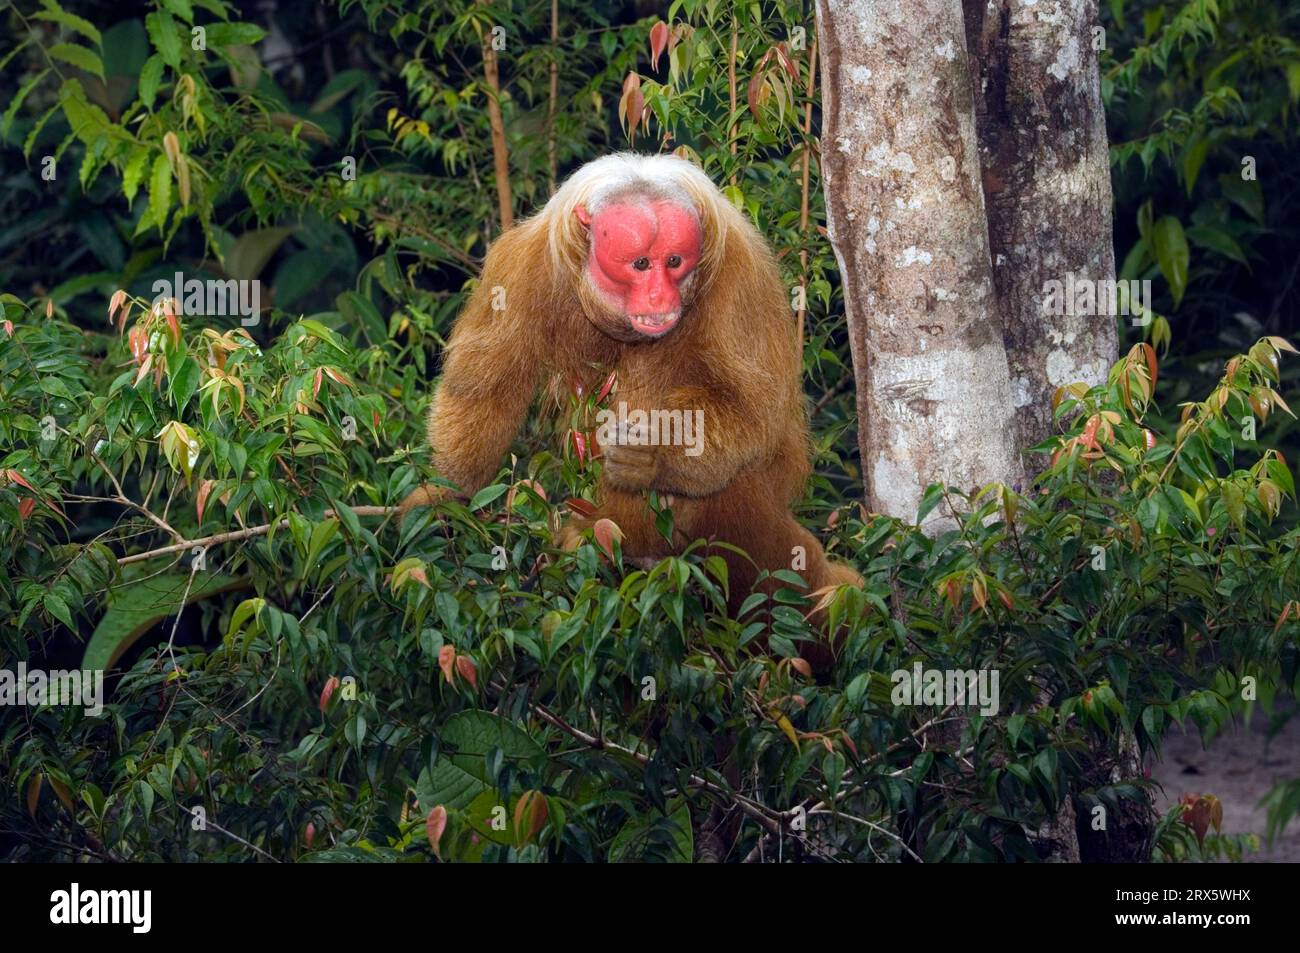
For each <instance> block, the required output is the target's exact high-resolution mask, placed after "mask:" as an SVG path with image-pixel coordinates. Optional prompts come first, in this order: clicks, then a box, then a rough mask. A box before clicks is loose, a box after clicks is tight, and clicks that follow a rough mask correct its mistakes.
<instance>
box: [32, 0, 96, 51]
mask: <svg viewBox="0 0 1300 953" xmlns="http://www.w3.org/2000/svg"><path fill="white" fill-rule="evenodd" d="M45 7H46V9H44V10H38V11H36V12H35V13H33V14H32V19H34V20H46V21H48V22H50V23H61V24H62V25H63V26H66V27H67V28H68V29H69V30H72V31H73V32H75V33H80V34H81V35H82V36H84V37H85V38H86V39H88V40H90V42H92V43H94V44H95V45H96V46H103V42H104V41H103V38H102V37H100V35H99V30H98V29H96V27H95V25H94V24H93V23H91V22H90V21H89V20H83V19H82V18H81V17H79V16H77V15H76V14H75V13H68V12H67V11H66V10H61V9H60V8H58V7H57V6H55V5H54V4H53V3H51V2H49V0H46V2H45Z"/></svg>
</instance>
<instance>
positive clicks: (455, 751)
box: [415, 711, 546, 814]
mask: <svg viewBox="0 0 1300 953" xmlns="http://www.w3.org/2000/svg"><path fill="white" fill-rule="evenodd" d="M438 739H439V748H440V751H441V754H440V756H439V758H438V760H437V762H436V763H435V764H434V765H433V767H432V768H425V769H424V770H423V771H421V772H420V777H419V780H418V781H417V782H416V786H415V793H416V797H417V798H418V800H419V802H420V810H421V811H422V812H424V813H426V814H427V813H428V812H429V811H430V810H432V809H433V808H434V807H436V806H437V805H439V804H441V805H443V806H444V807H447V808H448V809H459V810H465V809H467V808H468V807H469V806H470V804H471V803H473V801H474V799H475V798H476V797H478V796H479V795H480V794H482V793H483V792H485V791H491V790H493V789H494V785H493V783H492V781H491V778H490V776H489V773H488V767H487V755H488V753H489V752H490V751H492V750H494V749H499V750H500V751H501V752H502V755H503V756H504V758H505V760H506V761H508V762H516V763H520V764H522V765H524V766H526V767H527V768H528V769H530V770H538V769H540V768H541V767H543V766H544V765H545V763H546V752H545V751H544V750H542V748H541V746H540V745H538V744H537V742H535V741H533V739H532V738H530V737H529V736H528V734H527V733H526V732H525V731H524V730H523V729H522V728H520V727H519V726H518V725H516V724H515V723H514V722H512V721H509V720H508V719H505V718H501V717H500V716H498V715H494V714H492V713H491V712H489V711H463V712H460V713H459V714H456V715H452V716H451V717H450V718H448V719H447V721H446V723H444V724H443V726H442V730H441V731H439V732H438Z"/></svg>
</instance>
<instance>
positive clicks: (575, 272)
mask: <svg viewBox="0 0 1300 953" xmlns="http://www.w3.org/2000/svg"><path fill="white" fill-rule="evenodd" d="M611 371H613V372H614V373H615V379H616V381H617V385H616V386H617V390H616V392H615V394H614V397H613V401H614V402H615V403H617V404H618V405H619V408H620V411H626V413H625V414H620V418H621V423H623V424H625V426H620V427H618V428H617V431H616V437H615V439H614V440H612V441H610V440H608V439H605V440H602V443H601V451H602V454H603V456H602V463H603V469H602V472H601V475H600V482H599V485H598V492H597V497H598V499H597V504H596V506H597V513H596V515H595V516H594V517H590V518H587V519H582V518H576V517H575V518H572V519H571V520H570V522H569V523H568V524H567V525H566V526H565V527H564V529H563V530H562V531H561V538H560V543H561V545H563V546H567V547H572V546H576V544H577V542H578V540H579V536H580V533H581V532H582V530H583V529H585V528H587V527H588V526H590V525H591V523H592V522H593V521H594V520H595V519H599V518H601V517H606V518H608V519H611V520H613V521H614V522H615V523H616V524H618V526H619V528H620V529H621V530H622V531H623V534H624V536H623V539H622V548H623V552H624V554H625V555H626V556H628V557H630V558H632V559H636V560H638V561H642V562H644V561H645V560H647V559H648V560H654V559H657V558H662V557H663V556H667V555H669V554H671V553H672V552H673V551H674V550H675V549H678V548H680V546H682V545H684V544H685V543H688V542H690V541H692V540H695V539H701V538H703V539H707V540H721V541H725V542H727V543H731V544H733V545H735V546H737V547H739V548H741V549H743V550H745V551H746V552H748V553H749V555H750V557H751V558H752V560H753V564H751V563H750V562H749V561H747V560H745V559H742V558H741V557H739V556H736V555H735V554H734V553H732V552H730V551H729V550H727V549H725V548H720V549H719V550H718V552H719V554H720V555H722V556H723V558H724V559H725V560H726V561H727V563H728V568H729V582H730V589H731V592H730V597H731V602H732V607H733V609H734V608H735V607H736V606H738V605H739V604H740V603H741V602H743V601H744V600H745V598H746V596H748V595H749V593H750V592H751V591H752V589H753V586H754V583H755V579H756V576H757V575H758V569H756V568H755V564H756V565H757V567H759V568H760V569H767V570H778V569H788V568H793V567H797V568H798V570H799V572H800V574H801V575H802V576H803V577H804V579H805V580H806V581H807V582H808V585H809V586H810V588H811V589H813V590H816V589H819V588H821V587H823V586H833V585H840V584H851V585H860V584H861V582H862V579H861V576H859V575H858V573H857V572H855V571H854V570H853V569H852V568H850V567H848V566H846V565H843V564H837V563H834V562H832V561H830V560H828V559H827V558H826V555H825V553H824V551H823V550H822V547H821V545H820V544H819V542H818V541H817V539H816V538H815V537H814V536H813V535H812V534H811V533H810V532H809V531H808V530H807V529H805V528H804V527H803V526H801V525H800V524H799V523H798V522H797V521H796V520H795V519H794V516H793V515H792V514H791V511H790V507H791V505H792V503H794V502H795V501H796V500H797V499H798V498H799V496H800V494H801V493H802V491H803V487H804V481H805V479H806V477H807V475H808V472H809V468H810V467H809V453H810V448H809V436H808V415H807V410H806V408H805V401H804V395H803V390H802V387H801V380H800V376H801V358H800V353H799V342H798V340H797V332H796V330H795V322H794V320H793V316H792V314H791V308H790V301H789V297H788V295H787V292H786V290H785V289H784V288H783V286H782V283H781V278H780V274H779V272H778V269H777V265H776V261H775V260H774V258H773V256H772V253H771V251H770V250H769V248H768V247H767V244H766V243H765V242H764V240H763V238H762V236H761V235H760V234H759V232H758V230H757V229H756V228H755V227H754V226H753V225H752V224H751V223H750V221H749V219H748V218H747V217H746V216H745V215H744V214H743V213H742V212H741V211H740V210H738V209H737V208H736V207H735V206H734V205H732V203H731V202H729V201H728V200H727V199H726V198H725V197H724V196H723V195H722V193H721V192H719V191H718V189H717V187H716V186H715V185H714V184H713V182H712V181H711V180H710V179H709V177H708V176H707V175H705V173H704V172H703V171H702V170H700V169H699V168H698V167H696V166H695V165H694V164H692V163H691V162H689V161H687V160H685V159H682V158H678V157H676V156H670V155H657V156H640V155H632V154H619V155H611V156H606V157H604V158H602V159H598V160H596V161H594V162H591V163H588V164H587V165H585V166H583V167H582V168H581V169H579V170H578V171H577V172H575V173H574V174H573V175H572V176H571V177H570V178H569V179H568V180H567V181H566V182H565V183H564V185H563V186H562V187H561V188H560V189H559V190H558V191H557V192H556V193H555V195H554V196H553V197H552V198H551V200H550V201H549V202H547V204H546V207H545V208H543V209H542V210H541V211H540V212H539V213H537V214H536V215H534V216H533V217H531V218H529V219H527V220H526V221H523V222H520V223H519V224H517V225H515V226H514V227H513V228H510V229H509V230H507V231H506V232H505V233H504V234H502V235H501V236H500V237H499V238H498V239H497V240H496V242H494V243H493V245H492V247H491V248H490V249H489V251H488V255H487V261H486V263H485V265H484V269H483V274H482V277H481V279H480V280H479V282H478V284H477V286H476V287H475V288H474V290H473V292H472V294H471V295H470V299H469V302H468V303H467V305H466V306H465V309H464V311H463V312H462V313H461V314H460V316H459V318H458V319H457V320H456V323H455V327H454V328H453V330H452V334H451V339H450V341H449V343H448V346H447V352H446V357H445V362H444V366H443V374H442V381H441V384H440V385H439V386H438V389H437V392H436V394H435V396H434V400H433V407H432V411H431V413H430V415H429V443H430V444H431V446H432V448H433V465H434V468H435V469H436V470H437V472H438V473H439V474H440V475H442V476H443V477H445V478H446V479H447V480H448V481H450V482H451V483H453V484H455V485H457V486H458V487H459V488H460V489H461V490H462V491H464V492H465V493H469V494H472V493H474V492H476V491H477V490H479V489H480V488H482V487H483V486H484V485H485V484H486V483H488V482H489V481H490V480H491V479H492V477H493V476H494V475H495V474H496V473H497V470H498V468H499V467H500V465H501V461H502V458H503V456H504V455H505V453H506V451H507V450H508V448H509V446H510V443H511V441H512V440H513V439H514V437H515V435H516V434H517V433H518V431H519V429H520V427H521V425H522V423H523V421H524V419H525V416H526V415H527V413H528V410H529V407H530V406H531V405H532V403H533V400H534V398H535V397H536V396H537V394H538V392H539V391H543V390H545V391H548V392H550V393H551V394H552V395H553V396H556V397H558V396H559V395H561V394H562V393H564V392H565V391H567V390H568V389H569V388H571V387H572V386H573V384H574V382H578V383H580V384H581V385H582V386H583V387H585V388H586V391H587V392H588V393H590V392H594V391H595V390H596V389H598V388H600V387H601V385H602V383H603V382H605V381H606V379H607V378H608V376H609V374H610V372H611ZM555 403H556V404H557V405H558V400H557V401H556V402H555ZM638 411H640V412H641V413H640V415H638V414H637V412H638ZM656 412H657V414H658V416H655V414H656ZM678 412H680V414H678ZM656 420H657V421H659V422H660V423H663V422H664V421H671V422H672V423H673V425H676V426H679V427H680V424H678V423H677V422H678V421H683V422H700V423H702V427H701V428H700V430H701V431H702V433H698V434H684V431H685V429H686V428H681V430H682V433H683V434H684V435H685V436H687V437H690V438H691V439H692V441H693V445H691V446H680V445H673V441H671V440H669V441H667V442H665V441H663V440H660V439H656V437H657V436H659V437H662V436H663V435H662V434H658V435H657V434H656V433H655V430H656V428H655V427H653V426H648V425H647V423H646V422H647V421H649V422H653V421H656ZM605 436H606V438H608V433H606V434H605ZM678 442H679V443H681V442H683V441H678ZM652 490H654V491H658V494H659V495H660V497H663V498H668V499H669V500H670V501H671V507H672V511H673V519H674V527H675V533H676V537H677V538H676V539H675V540H674V542H673V543H671V544H670V543H669V542H668V541H667V540H665V539H664V538H663V536H662V535H661V534H660V533H659V531H658V529H657V528H656V524H655V514H654V512H653V511H652V510H651V508H650V506H649V493H650V491H652ZM443 492H444V491H443V490H441V489H439V488H437V487H433V486H426V487H421V488H419V489H417V490H415V491H414V492H413V493H411V495H410V496H408V497H407V498H406V500H404V501H403V503H402V509H403V511H404V512H405V511H406V510H408V509H409V508H411V507H413V506H419V505H423V504H429V503H435V502H437V501H438V500H439V499H441V498H442V495H443ZM801 557H802V558H801ZM767 585H768V587H769V588H770V587H774V585H775V583H774V582H770V581H769V583H768V584H767Z"/></svg>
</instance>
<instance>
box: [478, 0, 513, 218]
mask: <svg viewBox="0 0 1300 953" xmlns="http://www.w3.org/2000/svg"><path fill="white" fill-rule="evenodd" d="M479 2H480V3H486V2H487V0H479ZM483 77H484V79H486V80H487V86H488V121H489V122H490V123H491V124H492V163H493V165H494V167H495V169H496V180H497V207H498V209H499V211H500V214H501V231H503V232H504V231H505V230H506V229H508V228H509V227H510V226H511V225H513V224H514V223H515V213H514V203H513V202H512V201H511V197H510V158H509V153H508V152H507V151H506V125H505V121H504V120H503V119H502V118H501V72H500V69H499V66H498V62H497V51H496V50H494V49H493V48H492V36H491V31H490V30H489V31H488V33H487V35H485V36H484V37H483Z"/></svg>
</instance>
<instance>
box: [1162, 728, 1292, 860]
mask: <svg viewBox="0 0 1300 953" xmlns="http://www.w3.org/2000/svg"><path fill="white" fill-rule="evenodd" d="M1268 724H1269V718H1268V716H1267V715H1264V714H1263V713H1262V712H1256V713H1255V715H1254V717H1253V718H1252V720H1251V724H1250V725H1249V726H1244V725H1238V726H1237V730H1236V732H1235V733H1233V732H1226V733H1224V734H1222V735H1220V736H1218V737H1217V738H1215V739H1214V740H1213V741H1212V742H1210V746H1209V748H1208V749H1206V748H1202V746H1201V738H1200V734H1199V733H1198V732H1197V731H1196V729H1195V726H1191V730H1190V731H1189V732H1187V733H1186V734H1180V733H1179V732H1178V730H1177V729H1176V728H1175V729H1174V733H1173V734H1171V735H1169V736H1167V737H1166V739H1165V747H1164V758H1163V760H1162V761H1160V762H1159V763H1157V764H1154V765H1152V768H1151V777H1152V779H1153V780H1154V781H1156V782H1158V783H1159V784H1160V785H1161V786H1163V788H1164V791H1163V792H1161V791H1159V790H1157V791H1156V807H1157V808H1158V809H1159V810H1160V811H1161V812H1162V813H1163V812H1165V811H1167V810H1169V808H1170V807H1171V806H1173V805H1174V804H1177V803H1178V799H1179V798H1180V797H1181V796H1182V795H1184V794H1213V795H1214V796H1215V797H1217V798H1218V799H1219V800H1220V801H1222V802H1223V832H1224V833H1225V834H1245V833H1253V834H1258V835H1259V837H1260V849H1259V851H1258V852H1255V853H1251V854H1248V855H1247V856H1246V858H1245V859H1246V860H1248V861H1253V862H1257V863H1258V862H1261V861H1272V862H1275V863H1277V862H1283V863H1300V820H1293V821H1292V822H1291V823H1290V824H1289V825H1288V826H1287V827H1286V829H1285V830H1283V832H1282V834H1281V835H1280V836H1279V837H1278V838H1277V840H1276V841H1274V842H1273V845H1272V846H1271V847H1270V846H1269V845H1268V844H1267V842H1265V840H1264V835H1265V833H1266V832H1267V830H1268V825H1267V811H1266V810H1265V809H1264V808H1262V807H1260V806H1259V800H1260V798H1262V797H1263V796H1264V795H1265V794H1266V793H1267V792H1268V790H1269V789H1270V788H1272V787H1273V785H1274V784H1275V783H1276V782H1278V781H1281V780H1284V779H1287V778H1294V777H1297V776H1300V716H1295V717H1293V718H1291V719H1290V720H1289V721H1288V722H1287V723H1286V724H1285V725H1284V726H1283V727H1282V729H1281V731H1279V732H1278V734H1276V735H1274V736H1273V737H1272V738H1269V737H1268ZM1189 725H1190V722H1189Z"/></svg>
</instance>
